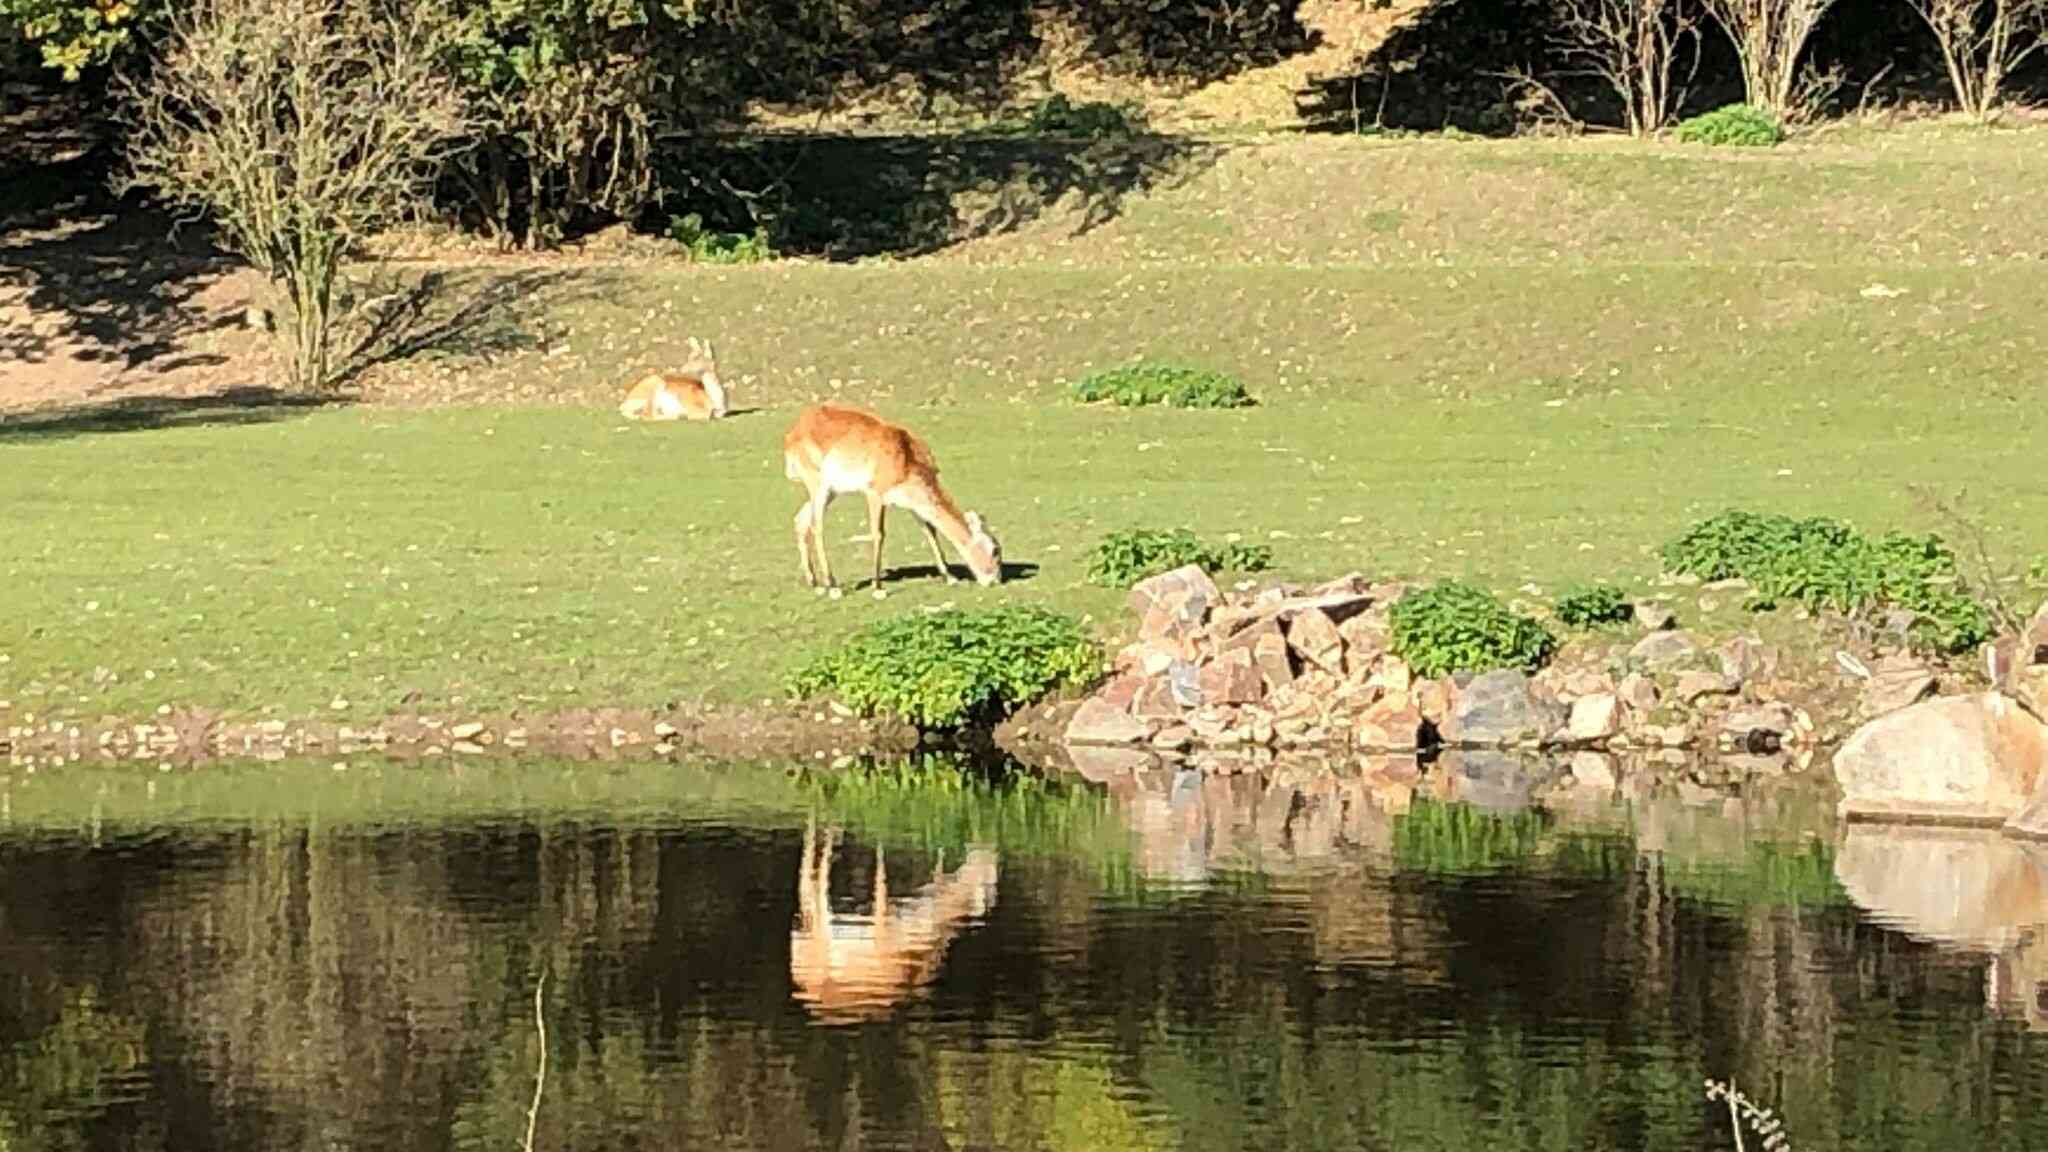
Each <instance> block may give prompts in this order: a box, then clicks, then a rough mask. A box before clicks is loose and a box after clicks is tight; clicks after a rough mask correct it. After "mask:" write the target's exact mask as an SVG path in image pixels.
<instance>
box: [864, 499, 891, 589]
mask: <svg viewBox="0 0 2048 1152" xmlns="http://www.w3.org/2000/svg"><path fill="white" fill-rule="evenodd" d="M888 510H889V509H888V506H887V505H884V504H883V503H882V498H881V496H879V495H877V494H876V493H874V492H872V491H871V492H869V493H868V537H869V547H871V548H873V549H874V554H875V580H874V584H873V585H872V587H875V588H880V587H881V586H882V517H883V516H884V515H886V514H887V513H888Z"/></svg>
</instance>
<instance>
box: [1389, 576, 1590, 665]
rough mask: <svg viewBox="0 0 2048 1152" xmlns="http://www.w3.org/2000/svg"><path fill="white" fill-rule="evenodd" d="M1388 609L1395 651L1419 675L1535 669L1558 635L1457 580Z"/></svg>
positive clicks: (1415, 594)
mask: <svg viewBox="0 0 2048 1152" xmlns="http://www.w3.org/2000/svg"><path fill="white" fill-rule="evenodd" d="M1389 615H1390V620H1391V623H1392V625H1393V647H1394V654H1395V655H1396V656H1399V657H1400V658H1401V659H1403V660H1406V661H1407V662H1408V666H1409V667H1410V668H1413V669H1414V670H1415V674H1416V675H1418V676H1444V675H1448V674H1449V673H1452V672H1490V671H1492V670H1494V669H1496V668H1523V669H1529V670H1534V669H1537V668H1540V667H1542V666H1543V664H1544V662H1545V661H1547V660H1549V659H1550V656H1551V653H1553V652H1555V651H1557V637H1555V636H1552V635H1551V634H1550V630H1549V629H1548V628H1545V627H1544V626H1543V625H1542V624H1541V623H1540V622H1538V621H1536V620H1533V619H1530V618H1529V617H1527V616H1521V615H1517V614H1516V613H1514V612H1512V611H1510V610H1509V609H1508V607H1507V605H1505V604H1502V603H1501V602H1500V601H1499V600H1497V599H1495V598H1494V596H1493V594H1492V593H1490V592H1487V591H1485V590H1483V589H1480V588H1474V587H1472V586H1471V585H1469V584H1463V583H1459V582H1458V581H1455V580H1446V581H1444V582H1442V583H1440V584H1435V585H1432V586H1430V587H1428V588H1424V589H1422V590H1420V591H1417V592H1411V593H1409V594H1408V595H1406V596H1403V597H1402V598H1401V599H1399V600H1396V601H1395V602H1394V607H1393V609H1392V611H1391V613H1390V614H1389Z"/></svg>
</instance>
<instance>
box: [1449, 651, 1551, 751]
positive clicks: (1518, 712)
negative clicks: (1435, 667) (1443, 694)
mask: <svg viewBox="0 0 2048 1152" xmlns="http://www.w3.org/2000/svg"><path fill="white" fill-rule="evenodd" d="M1564 723H1565V711H1564V709H1563V708H1562V707H1560V706H1559V705H1557V704H1556V703H1554V702H1551V701H1548V700H1544V699H1542V698H1540V697H1538V696H1537V695H1536V693H1535V691H1534V685H1533V684H1532V683H1531V682H1530V680H1529V677H1527V676H1526V675H1523V674H1522V673H1520V672H1517V671H1514V670H1512V669H1501V670H1498V671H1494V672H1487V673H1485V674H1483V675H1479V676H1475V677H1473V678H1472V682H1471V683H1469V684H1467V685H1465V686H1464V687H1462V688H1460V689H1458V691H1457V695H1456V698H1455V699H1454V700H1453V701H1452V702H1451V714H1450V716H1449V718H1448V719H1447V720H1446V721H1445V722H1444V725H1443V730H1442V735H1443V739H1444V743H1446V744H1450V745H1453V746H1463V747H1470V748H1506V747H1513V746H1528V745H1536V744H1540V743H1542V742H1543V741H1545V740H1548V739H1549V738H1550V737H1551V736H1552V735H1554V734H1555V733H1556V732H1557V730H1558V729H1559V728H1561V727H1563V725H1564Z"/></svg>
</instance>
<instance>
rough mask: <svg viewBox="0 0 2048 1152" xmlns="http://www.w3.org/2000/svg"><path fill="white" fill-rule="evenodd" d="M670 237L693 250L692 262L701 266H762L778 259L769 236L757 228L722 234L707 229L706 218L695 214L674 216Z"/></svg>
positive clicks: (670, 227) (671, 221)
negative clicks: (705, 225)
mask: <svg viewBox="0 0 2048 1152" xmlns="http://www.w3.org/2000/svg"><path fill="white" fill-rule="evenodd" d="M668 237H669V239H671V240H674V241H675V242H676V243H678V244H681V245H682V246H683V247H685V248H687V249H689V250H690V259H692V260H695V261H697V262H698V263H701V264H759V263H761V262H762V261H765V260H773V259H775V246H774V245H773V244H770V243H769V242H768V232H767V230H766V229H763V228H756V229H754V231H753V232H752V234H749V233H746V232H719V231H715V230H713V229H709V228H706V227H704V217H702V216H700V215H698V214H697V213H695V212H692V213H690V214H689V215H688V216H671V217H669V221H668Z"/></svg>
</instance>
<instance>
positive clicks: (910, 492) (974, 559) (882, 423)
mask: <svg viewBox="0 0 2048 1152" xmlns="http://www.w3.org/2000/svg"><path fill="white" fill-rule="evenodd" d="M782 463H783V471H784V473H785V474H786V475H788V477H789V478H790V479H791V480H794V481H796V482H797V483H799V484H802V485H803V486H804V491H805V492H806V493H808V494H809V499H808V500H806V501H805V503H804V506H803V507H802V508H800V509H798V510H797V514H796V547H797V553H798V555H799V556H801V557H802V559H803V568H804V582H805V583H806V584H810V585H813V586H816V585H818V584H819V583H820V582H821V580H822V583H823V584H824V586H825V587H828V588H829V587H831V586H832V566H831V564H830V563H829V562H828V561H827V560H826V558H825V532H824V526H825V508H826V507H827V506H828V505H830V504H831V503H832V498H833V497H834V496H837V495H839V494H841V493H850V492H860V493H864V494H865V495H866V496H867V498H868V539H869V541H870V543H871V544H872V545H873V548H874V560H875V579H874V587H876V588H880V587H881V586H882V517H883V514H884V513H885V512H886V511H887V510H888V509H889V508H890V507H891V506H894V507H897V508H903V509H906V510H908V511H909V512H910V513H911V515H913V516H916V517H917V519H918V522H919V523H920V524H922V525H923V526H924V534H925V537H926V538H927V539H929V540H930V541H931V544H932V555H933V556H934V557H936V558H937V560H938V564H939V574H940V575H942V576H944V577H945V578H946V582H947V583H949V584H950V583H952V582H953V572H952V569H950V568H948V567H947V565H946V553H945V550H944V549H943V548H941V547H940V546H939V537H940V535H942V534H943V535H944V536H945V537H946V539H948V540H950V541H952V542H953V547H954V549H955V550H957V551H958V552H959V553H960V558H961V559H962V560H965V561H966V562H967V567H968V569H969V570H970V571H972V572H973V573H974V578H975V579H976V580H977V581H979V582H980V583H982V584H994V583H996V582H997V581H999V580H1001V579H1002V578H1003V552H1002V545H1000V544H998V543H996V538H995V537H994V536H991V535H990V534H989V532H988V528H987V527H986V526H985V525H984V524H983V523H982V522H981V517H980V516H978V515H976V514H975V513H973V512H968V513H966V514H965V515H962V514H961V512H960V510H959V508H958V507H957V506H956V505H955V504H954V503H953V498H952V497H951V496H948V495H946V490H945V489H944V488H942V487H940V486H939V466H938V463H937V461H935V460H933V459H932V452H931V449H930V448H928V447H926V446H925V442H924V441H922V440H920V439H918V438H917V437H916V436H914V435H912V434H911V432H910V430H909V429H907V428H904V427H902V426H900V425H896V424H891V423H889V422H888V421H887V420H884V419H882V418H881V417H879V416H876V415H875V414H873V413H872V412H863V411H861V410H860V409H858V408H842V407H839V406H838V405H835V404H814V405H811V406H810V407H808V408H805V409H804V410H803V411H802V412H799V413H797V417H796V423H795V424H793V425H791V426H790V429H789V434H788V435H786V436H784V437H783V438H782ZM813 551H815V552H816V553H817V566H816V567H815V568H814V567H812V564H811V555H812V552H813Z"/></svg>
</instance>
